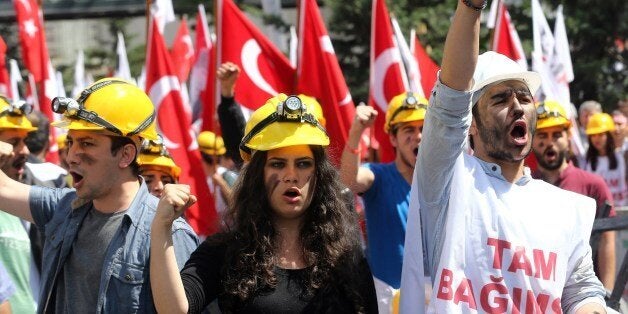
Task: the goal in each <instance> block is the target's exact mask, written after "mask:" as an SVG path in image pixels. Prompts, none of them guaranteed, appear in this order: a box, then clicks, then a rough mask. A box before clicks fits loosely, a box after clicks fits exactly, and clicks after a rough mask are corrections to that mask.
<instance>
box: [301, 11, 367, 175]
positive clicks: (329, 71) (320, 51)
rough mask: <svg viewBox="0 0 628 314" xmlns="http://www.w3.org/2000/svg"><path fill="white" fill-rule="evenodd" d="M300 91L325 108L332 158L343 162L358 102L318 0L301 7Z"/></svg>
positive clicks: (337, 161)
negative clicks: (350, 87) (342, 155)
mask: <svg viewBox="0 0 628 314" xmlns="http://www.w3.org/2000/svg"><path fill="white" fill-rule="evenodd" d="M299 38H300V40H299V48H298V63H297V68H298V71H297V73H298V75H297V92H298V93H303V94H306V95H308V96H312V97H315V98H316V99H317V100H318V101H319V102H320V104H321V107H322V108H323V113H324V116H325V119H326V120H327V124H326V127H325V128H326V129H327V133H328V134H329V139H330V141H331V143H330V151H331V154H330V155H331V158H332V160H333V161H334V162H335V163H336V164H338V165H339V164H340V156H341V154H342V149H343V148H344V146H345V144H346V142H347V136H348V133H349V128H350V127H351V123H352V122H353V117H354V115H355V105H354V104H353V100H352V99H351V94H350V93H349V88H348V87H347V83H346V82H345V79H344V76H343V75H342V71H341V70H340V65H339V64H338V59H337V58H336V53H335V52H334V47H332V44H331V40H330V38H329V35H328V33H327V29H326V28H325V24H324V23H323V18H322V17H321V14H320V12H319V9H318V5H317V4H316V1H315V0H302V1H301V2H300V7H299Z"/></svg>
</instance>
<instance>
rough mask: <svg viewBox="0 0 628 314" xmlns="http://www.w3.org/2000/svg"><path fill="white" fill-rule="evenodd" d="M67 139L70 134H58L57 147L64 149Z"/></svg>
mask: <svg viewBox="0 0 628 314" xmlns="http://www.w3.org/2000/svg"><path fill="white" fill-rule="evenodd" d="M67 139H68V135H67V134H65V133H63V134H59V135H57V147H58V148H59V149H64V148H65V146H66V140H67Z"/></svg>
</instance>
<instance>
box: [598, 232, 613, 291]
mask: <svg viewBox="0 0 628 314" xmlns="http://www.w3.org/2000/svg"><path fill="white" fill-rule="evenodd" d="M597 261H598V263H597V264H598V271H599V273H600V281H602V284H603V285H604V287H605V288H606V289H607V290H611V291H612V290H613V286H614V285H615V231H606V232H603V233H602V235H601V236H600V242H599V243H598V249H597Z"/></svg>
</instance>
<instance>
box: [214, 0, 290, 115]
mask: <svg viewBox="0 0 628 314" xmlns="http://www.w3.org/2000/svg"><path fill="white" fill-rule="evenodd" d="M217 2H218V9H217V17H216V28H217V34H216V35H217V43H216V44H217V62H216V64H222V63H224V62H233V63H235V64H236V65H237V66H238V67H240V69H241V70H242V72H241V74H240V77H239V78H238V82H237V84H236V86H235V98H236V101H237V102H238V103H240V104H242V105H243V106H244V107H246V108H248V109H251V110H255V109H257V108H259V107H261V106H262V105H263V104H264V103H265V102H266V100H268V99H269V98H271V97H273V96H275V95H277V94H278V93H286V94H292V93H293V91H294V86H295V77H296V71H295V69H294V68H293V67H292V65H290V61H289V60H288V58H287V57H286V56H285V55H284V54H283V53H282V52H281V51H280V50H279V49H278V48H277V47H275V45H274V44H273V43H272V42H271V41H270V40H269V39H268V38H266V36H264V34H263V33H262V32H261V31H260V30H259V29H258V28H257V27H256V26H255V25H254V24H253V23H252V22H251V21H250V20H249V19H248V18H247V17H246V16H245V15H244V13H242V11H240V9H238V7H237V6H236V5H235V4H234V3H233V1H232V0H218V1H217Z"/></svg>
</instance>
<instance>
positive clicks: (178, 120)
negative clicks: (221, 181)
mask: <svg viewBox="0 0 628 314" xmlns="http://www.w3.org/2000/svg"><path fill="white" fill-rule="evenodd" d="M146 92H147V94H148V95H149V96H150V98H151V100H152V101H153V103H154V104H155V108H156V111H157V124H158V129H159V130H160V133H161V134H162V136H163V139H164V143H165V145H166V147H167V148H168V151H169V152H170V154H171V155H172V158H173V159H174V161H175V163H176V164H177V165H178V166H179V167H181V169H182V171H181V176H180V177H179V182H181V183H183V184H188V185H190V188H191V192H192V194H194V195H197V196H198V202H197V203H196V204H195V205H193V206H192V207H190V208H188V209H187V211H186V213H185V216H186V218H187V220H188V222H189V224H190V225H191V226H192V228H194V231H196V233H197V234H199V235H201V236H208V235H211V234H213V233H215V232H216V231H217V230H218V226H219V223H218V216H217V214H216V209H215V205H214V204H215V202H214V196H213V195H212V194H211V193H210V191H209V187H208V186H207V181H206V178H205V174H204V173H203V171H198V169H202V165H201V158H200V152H199V150H198V144H197V143H196V139H195V136H194V134H193V132H191V129H190V120H189V117H188V115H187V113H186V111H185V107H184V106H185V105H184V104H183V99H182V97H181V84H180V82H179V79H178V77H177V73H176V71H175V69H174V66H173V64H172V60H171V59H170V54H169V53H168V50H167V48H166V44H165V41H164V38H163V36H162V35H161V32H159V30H158V25H157V22H156V21H155V20H153V21H152V22H151V26H150V29H149V41H148V44H147V52H146Z"/></svg>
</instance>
